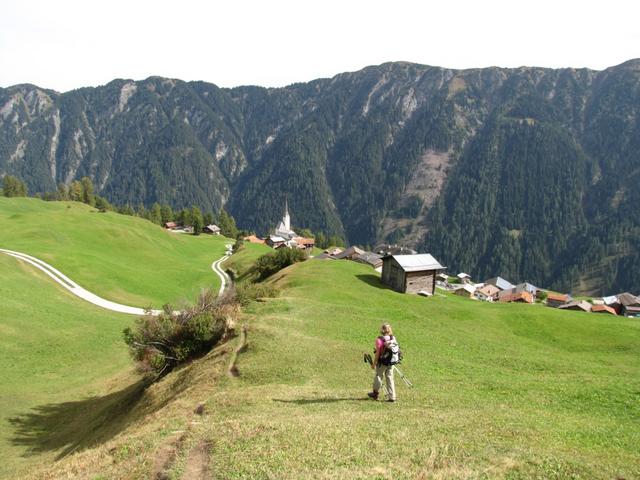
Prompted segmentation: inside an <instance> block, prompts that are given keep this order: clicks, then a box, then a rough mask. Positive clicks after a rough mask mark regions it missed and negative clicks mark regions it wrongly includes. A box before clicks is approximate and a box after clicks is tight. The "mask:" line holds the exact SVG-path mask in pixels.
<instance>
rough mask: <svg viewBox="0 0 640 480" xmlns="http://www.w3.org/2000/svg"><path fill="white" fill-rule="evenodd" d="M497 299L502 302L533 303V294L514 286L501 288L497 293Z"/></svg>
mask: <svg viewBox="0 0 640 480" xmlns="http://www.w3.org/2000/svg"><path fill="white" fill-rule="evenodd" d="M498 301H499V302H502V303H511V302H519V303H533V302H534V300H533V295H531V294H530V293H529V292H527V291H526V290H518V289H516V288H515V287H514V288H511V289H509V290H502V291H501V292H500V293H498Z"/></svg>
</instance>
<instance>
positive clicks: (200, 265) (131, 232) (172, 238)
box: [0, 197, 231, 308]
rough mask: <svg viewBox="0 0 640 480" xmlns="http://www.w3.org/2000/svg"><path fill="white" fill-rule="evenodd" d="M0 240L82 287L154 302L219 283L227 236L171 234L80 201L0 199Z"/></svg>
mask: <svg viewBox="0 0 640 480" xmlns="http://www.w3.org/2000/svg"><path fill="white" fill-rule="evenodd" d="M0 224H2V229H0V247H1V248H7V249H10V250H18V251H22V252H24V253H27V254H30V255H33V256H36V257H38V258H41V259H42V260H44V261H45V262H47V263H50V264H51V265H53V266H54V267H56V268H58V269H59V270H60V271H61V272H62V273H64V274H65V275H67V276H68V277H70V278H71V279H73V280H74V281H76V282H77V283H78V284H80V285H81V286H82V287H84V288H86V289H87V290H89V291H91V292H93V293H95V294H97V295H99V296H101V297H103V298H106V299H108V300H112V301H115V302H119V303H124V304H127V305H132V306H138V307H147V306H153V307H155V308H159V307H161V306H162V305H163V304H165V303H175V302H180V301H182V300H185V299H187V300H191V299H193V298H194V297H195V296H196V295H197V294H198V292H199V290H200V289H201V288H203V287H208V288H214V289H217V288H219V285H220V280H219V278H218V276H217V275H216V274H215V273H214V272H213V271H212V270H211V263H212V262H213V261H214V260H216V259H218V258H220V256H222V255H223V253H224V250H225V247H224V245H225V244H226V243H229V242H231V240H229V239H226V238H224V237H218V236H208V235H199V236H197V237H196V236H193V235H184V234H175V233H170V232H167V231H165V230H163V229H162V228H160V227H158V226H156V225H153V224H152V223H150V222H148V221H147V220H143V219H140V218H135V217H130V216H125V215H119V214H116V213H113V212H108V213H99V212H98V211H97V210H96V209H95V208H91V207H89V206H87V205H84V204H81V203H77V202H43V201H41V200H37V199H32V198H4V197H3V198H0Z"/></svg>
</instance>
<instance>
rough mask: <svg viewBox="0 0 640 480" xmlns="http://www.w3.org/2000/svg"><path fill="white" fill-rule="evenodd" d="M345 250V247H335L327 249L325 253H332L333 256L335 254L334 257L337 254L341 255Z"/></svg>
mask: <svg viewBox="0 0 640 480" xmlns="http://www.w3.org/2000/svg"><path fill="white" fill-rule="evenodd" d="M343 251H344V249H343V248H340V247H334V248H331V249H327V250H325V251H324V253H327V254H329V255H331V256H333V257H335V256H337V255H340V254H341V253H342V252H343Z"/></svg>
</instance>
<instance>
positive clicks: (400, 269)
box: [382, 253, 445, 295]
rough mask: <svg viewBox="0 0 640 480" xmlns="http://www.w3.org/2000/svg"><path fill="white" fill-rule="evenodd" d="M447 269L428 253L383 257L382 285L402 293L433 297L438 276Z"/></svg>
mask: <svg viewBox="0 0 640 480" xmlns="http://www.w3.org/2000/svg"><path fill="white" fill-rule="evenodd" d="M444 269H445V267H443V266H442V265H440V263H438V261H437V260H436V259H435V258H433V256H431V255H430V254H428V253H424V254H419V255H387V256H385V257H382V283H385V284H386V285H389V286H390V287H391V288H393V289H394V290H396V291H398V292H402V293H419V292H424V293H426V294H427V295H433V291H434V289H435V285H436V275H437V274H438V273H439V272H440V271H442V270H444Z"/></svg>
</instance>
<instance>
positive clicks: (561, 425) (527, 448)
mask: <svg viewBox="0 0 640 480" xmlns="http://www.w3.org/2000/svg"><path fill="white" fill-rule="evenodd" d="M272 282H273V283H274V284H276V285H279V286H280V287H281V288H282V295H281V297H280V298H278V299H274V300H269V301H266V302H260V303H257V304H254V305H253V307H252V308H251V309H250V311H249V312H248V313H247V321H248V322H249V325H250V328H249V332H248V349H247V351H246V352H244V353H242V354H241V355H240V356H239V361H238V364H237V367H238V371H239V373H240V375H239V377H237V378H226V379H224V380H220V381H218V382H217V383H216V384H215V385H213V386H211V388H210V389H209V390H207V392H206V396H203V391H202V390H200V391H199V392H198V393H197V394H195V395H190V394H189V393H188V391H185V395H184V397H182V398H181V399H180V402H179V403H180V404H181V405H184V407H183V409H182V413H180V412H179V409H176V408H174V409H173V410H171V415H173V417H172V416H171V415H165V414H161V415H160V416H153V417H149V418H148V422H147V423H145V429H146V430H145V432H146V434H147V435H148V436H149V437H150V438H153V441H154V442H155V443H153V446H151V447H147V448H146V449H145V447H144V446H142V444H141V442H140V440H137V441H136V442H137V443H135V442H134V443H133V444H134V445H137V449H136V450H135V451H136V454H135V455H133V454H130V455H128V456H127V458H126V459H124V460H122V459H121V458H120V457H118V456H117V455H115V454H109V455H105V453H104V452H105V450H107V447H108V448H109V449H111V450H113V449H115V450H117V449H118V448H120V446H121V445H131V444H132V443H131V442H132V440H128V439H127V438H136V435H138V436H139V434H136V431H135V430H131V431H130V432H129V433H128V434H127V435H129V436H130V437H123V438H122V439H120V440H118V442H119V443H118V442H112V443H109V444H107V447H105V448H102V447H101V450H88V451H85V452H83V453H80V454H78V455H77V456H74V457H73V459H72V460H70V461H69V462H62V463H60V464H58V465H56V466H55V467H54V468H53V469H52V470H51V471H50V472H52V475H53V477H55V476H62V475H64V474H68V473H69V472H70V471H73V472H75V473H76V474H78V475H79V476H80V478H93V476H95V475H98V474H101V475H106V476H108V477H109V478H126V476H127V474H126V472H127V471H131V470H132V469H134V470H135V469H138V470H136V471H146V472H150V471H151V470H152V469H153V468H155V467H150V465H155V464H157V458H158V455H159V454H160V453H162V452H163V448H164V447H162V446H159V443H158V442H160V440H159V439H160V438H162V437H163V436H165V437H166V436H167V434H166V429H167V424H168V423H171V422H174V425H176V426H175V427H174V428H175V429H176V430H178V431H181V432H185V433H182V435H183V437H181V440H180V442H173V443H171V440H170V439H169V438H165V440H166V443H167V444H171V445H173V446H174V453H175V455H174V457H172V461H171V462H168V463H166V464H165V470H166V471H167V472H168V475H169V476H170V478H189V477H188V474H189V472H192V470H193V468H194V464H196V463H197V464H199V465H200V467H201V468H206V469H208V471H209V472H210V473H211V472H213V473H212V475H211V476H213V477H215V478H284V479H298V478H336V479H337V478H541V479H542V478H544V479H547V478H558V479H559V478H563V479H564V478H615V477H616V476H619V477H623V478H637V477H639V476H640V460H639V458H638V456H637V445H639V444H640V429H639V428H638V424H639V422H640V406H639V400H640V398H639V396H638V395H639V393H638V392H640V380H639V378H640V323H639V322H637V321H636V320H629V319H621V318H611V317H606V316H596V315H589V314H583V313H577V312H562V311H558V310H554V309H549V308H546V307H542V306H539V305H490V304H484V303H480V302H475V301H471V300H467V299H463V298H458V297H455V296H451V295H446V296H436V297H434V298H431V299H425V298H422V297H416V296H407V295H401V294H398V293H395V292H393V291H390V290H388V289H385V288H383V287H382V286H381V285H380V282H379V280H378V276H377V275H376V274H375V272H373V270H371V269H369V268H368V267H366V266H364V265H359V264H356V263H353V262H346V261H340V262H331V261H314V260H310V261H308V262H305V263H303V264H298V265H295V266H293V267H290V268H288V269H287V270H285V271H283V272H281V273H280V274H278V275H276V277H275V278H274V279H273V280H272ZM384 321H390V322H391V323H392V325H393V326H394V328H395V332H396V334H397V336H398V338H399V340H400V342H401V345H402V347H403V350H404V352H405V363H404V364H403V365H402V369H403V371H404V373H405V374H406V375H407V376H408V377H409V378H410V379H411V380H412V381H413V383H414V385H415V388H414V389H412V390H409V389H408V388H406V387H405V386H404V384H403V383H402V382H401V381H400V379H397V380H396V384H397V388H398V397H399V401H398V402H397V403H396V404H387V403H385V402H373V401H371V400H367V399H366V396H365V394H366V392H367V391H369V389H370V388H371V385H370V384H371V377H372V372H371V370H370V369H369V368H367V367H366V365H365V364H364V363H363V362H362V353H363V352H364V351H371V348H372V343H373V339H374V338H375V335H376V333H377V331H378V328H379V325H380V324H381V323H382V322H384ZM207 361H208V360H207V359H205V360H204V361H203V362H204V363H201V364H200V367H198V368H202V369H204V368H205V365H206V362H207ZM194 368H196V367H195V364H194ZM203 371H204V370H203ZM199 385H200V384H195V385H192V388H198V386H199ZM203 400H204V401H205V404H206V409H205V415H204V416H203V417H202V419H199V418H198V419H197V421H192V418H193V417H192V416H193V413H192V412H193V405H194V404H196V402H199V401H203ZM173 405H174V407H175V405H177V404H175V403H174V404H173ZM159 418H161V419H162V420H161V421H160V420H159ZM178 418H181V420H179V421H178V420H176V419H178ZM180 425H187V427H185V428H182V427H180ZM152 432H153V433H152ZM163 432H165V433H163ZM111 450H109V451H111ZM118 462H119V463H118ZM194 462H195V463H194ZM116 464H117V465H116ZM145 465H146V467H145ZM72 468H73V469H74V470H71V469H72Z"/></svg>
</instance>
